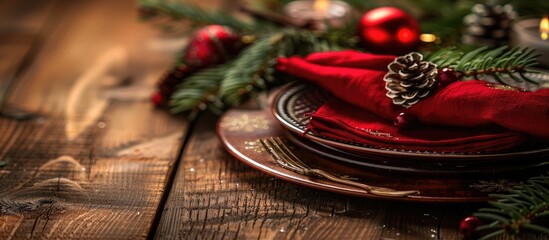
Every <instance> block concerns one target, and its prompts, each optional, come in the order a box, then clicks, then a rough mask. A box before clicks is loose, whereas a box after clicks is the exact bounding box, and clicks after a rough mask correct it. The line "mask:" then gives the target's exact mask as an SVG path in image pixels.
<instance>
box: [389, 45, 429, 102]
mask: <svg viewBox="0 0 549 240" xmlns="http://www.w3.org/2000/svg"><path fill="white" fill-rule="evenodd" d="M422 60H423V56H422V55H421V54H420V53H417V52H412V53H409V54H406V55H404V56H400V57H397V58H396V59H395V60H394V61H393V62H392V63H390V64H389V66H388V68H389V72H388V73H387V74H385V77H384V78H383V80H384V81H385V89H387V90H388V92H387V94H386V95H387V97H390V98H391V99H392V100H393V104H396V105H402V106H403V107H410V106H412V105H414V104H416V103H417V102H418V101H419V100H420V99H422V98H425V97H427V95H429V93H430V91H431V87H433V85H434V84H435V81H436V80H435V78H436V76H437V65H435V64H433V63H431V62H427V61H422Z"/></svg>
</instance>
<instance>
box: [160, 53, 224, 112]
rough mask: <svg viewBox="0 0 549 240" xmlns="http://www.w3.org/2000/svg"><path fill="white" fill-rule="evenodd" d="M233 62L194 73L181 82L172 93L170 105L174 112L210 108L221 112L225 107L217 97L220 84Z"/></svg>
mask: <svg viewBox="0 0 549 240" xmlns="http://www.w3.org/2000/svg"><path fill="white" fill-rule="evenodd" d="M231 65H232V63H226V64H223V65H220V66H218V67H214V68H208V69H206V70H203V71H200V72H198V73H195V74H193V75H192V76H190V77H188V78H186V79H185V81H184V82H183V83H181V84H179V86H178V89H177V91H176V92H175V93H174V94H172V97H171V100H170V106H171V107H172V109H171V110H172V112H174V113H178V112H184V111H189V110H190V111H193V112H197V111H201V110H206V109H210V110H211V111H212V112H217V113H220V112H221V111H222V109H223V108H224V106H223V103H222V102H221V101H220V100H219V98H218V97H217V92H218V91H219V85H220V83H221V81H222V80H223V78H224V77H225V72H226V71H227V69H229V68H230V67H231Z"/></svg>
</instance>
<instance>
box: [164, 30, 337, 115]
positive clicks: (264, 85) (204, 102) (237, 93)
mask: <svg viewBox="0 0 549 240" xmlns="http://www.w3.org/2000/svg"><path fill="white" fill-rule="evenodd" d="M324 36H325V35H322V34H320V35H319V33H315V32H313V31H302V30H295V29H285V30H282V31H279V32H275V33H271V34H268V35H266V36H264V37H262V38H260V39H259V40H257V41H256V42H255V43H254V44H252V45H251V46H249V47H247V48H246V49H244V50H243V51H242V52H241V53H240V55H239V56H238V57H237V58H235V59H234V60H231V61H230V62H228V63H226V64H223V65H221V66H219V67H215V68H207V69H204V70H202V71H201V72H199V73H196V74H194V75H192V76H191V77H189V78H186V79H185V80H184V81H183V83H181V84H180V85H178V86H177V90H176V92H175V93H174V94H173V95H172V97H171V98H172V100H171V101H170V105H171V106H172V112H183V111H188V110H191V111H193V112H196V111H199V110H206V109H209V110H212V111H213V112H217V113H220V112H222V111H223V110H224V109H226V108H228V107H233V106H237V105H240V104H241V103H242V102H243V101H244V100H246V99H248V98H250V97H252V98H254V99H256V100H257V101H259V98H258V97H257V96H258V93H259V92H261V91H264V90H267V89H269V88H270V87H273V86H277V85H280V84H282V83H285V81H277V80H276V79H275V78H274V76H273V75H274V72H275V69H274V68H275V65H276V59H277V58H278V57H283V56H293V55H302V56H304V55H308V54H310V53H313V52H321V51H328V50H339V49H341V47H340V46H339V45H338V44H337V43H334V42H331V41H329V40H328V39H326V38H325V37H324Z"/></svg>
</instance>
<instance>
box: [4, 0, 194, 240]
mask: <svg viewBox="0 0 549 240" xmlns="http://www.w3.org/2000/svg"><path fill="white" fill-rule="evenodd" d="M28 2H33V1H28ZM53 11H55V13H56V14H55V15H56V16H55V17H56V18H58V21H57V23H58V24H55V25H54V26H53V27H52V29H51V31H49V32H48V35H47V36H45V39H44V44H43V48H42V50H41V51H40V52H39V53H38V55H37V58H36V60H35V61H34V64H33V65H32V66H30V67H29V68H28V70H27V71H25V72H24V73H23V74H22V75H21V83H20V84H18V86H17V88H16V90H15V91H14V93H13V94H12V95H11V98H10V103H11V104H13V105H17V106H20V107H22V108H24V109H27V110H29V111H33V112H37V113H39V114H40V115H41V117H40V118H36V119H33V120H29V121H15V120H11V119H0V161H2V162H3V163H4V164H5V166H3V167H0V183H1V184H0V238H1V239H11V238H15V239H19V238H61V239H65V238H96V239H103V238H114V239H119V238H124V239H134V238H144V237H146V236H147V235H148V234H149V231H150V229H151V227H152V225H153V224H154V218H155V216H156V213H157V209H158V207H159V204H160V200H161V198H162V196H163V194H164V192H165V191H164V189H165V185H166V182H167V176H169V174H170V172H171V171H172V168H173V166H172V164H173V162H174V159H175V158H176V156H177V154H178V151H179V147H180V145H181V140H182V137H183V136H184V133H185V130H186V126H187V123H186V122H185V121H184V120H183V119H181V118H175V117H173V116H170V115H169V114H168V113H166V112H164V111H160V110H156V109H154V108H153V107H152V106H151V105H150V104H149V102H148V95H149V93H150V92H151V91H152V89H153V84H154V83H155V82H156V79H158V77H159V76H160V75H161V74H163V72H164V71H165V70H166V69H167V68H168V66H169V65H170V62H171V59H172V53H173V52H174V51H175V50H177V49H176V48H177V47H178V46H180V44H179V42H180V40H179V39H177V40H175V41H172V40H171V39H168V38H163V37H161V36H160V34H158V32H157V31H156V30H154V29H152V28H151V27H150V26H148V25H146V24H142V23H139V22H138V21H136V20H137V16H136V10H135V2H134V1H132V0H126V1H63V2H59V3H58V4H56V9H54V10H53ZM174 42H175V43H176V45H177V46H176V47H175V48H174V47H171V48H169V49H166V48H165V47H164V46H172V45H174V44H171V43H174Z"/></svg>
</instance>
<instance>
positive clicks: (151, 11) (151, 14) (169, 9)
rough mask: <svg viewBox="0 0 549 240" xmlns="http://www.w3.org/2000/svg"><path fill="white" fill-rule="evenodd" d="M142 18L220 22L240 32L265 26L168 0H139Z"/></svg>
mask: <svg viewBox="0 0 549 240" xmlns="http://www.w3.org/2000/svg"><path fill="white" fill-rule="evenodd" d="M139 9H140V13H141V14H140V16H141V19H143V20H146V21H151V20H155V19H156V20H158V19H167V20H169V21H176V22H178V21H183V20H189V21H190V22H191V25H192V26H194V27H197V26H204V25H210V24H218V25H223V26H227V27H230V28H233V29H235V30H236V31H239V32H243V31H244V32H245V31H258V30H259V29H262V28H263V27H264V26H258V25H256V24H252V23H247V22H243V21H241V20H239V19H237V18H235V17H233V16H231V15H229V14H227V13H224V12H214V11H207V10H204V9H202V8H201V7H198V6H195V5H192V4H189V3H185V2H174V1H166V0H139Z"/></svg>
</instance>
